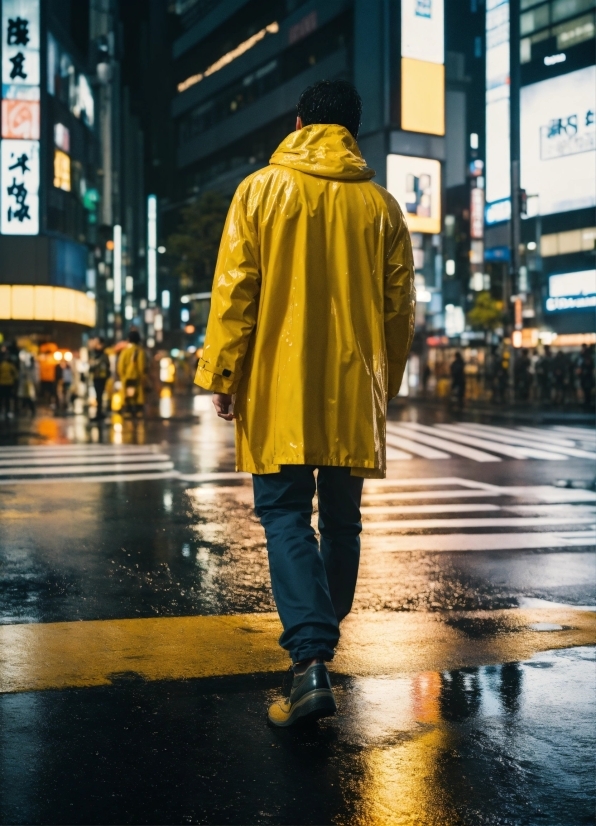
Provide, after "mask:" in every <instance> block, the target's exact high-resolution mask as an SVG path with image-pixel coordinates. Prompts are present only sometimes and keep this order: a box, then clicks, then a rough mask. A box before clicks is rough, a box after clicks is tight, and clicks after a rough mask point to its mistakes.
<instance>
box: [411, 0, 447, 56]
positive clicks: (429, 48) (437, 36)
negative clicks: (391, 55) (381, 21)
mask: <svg viewBox="0 0 596 826" xmlns="http://www.w3.org/2000/svg"><path fill="white" fill-rule="evenodd" d="M444 29H445V23H444V8H443V0H402V4H401V56H402V57H410V58H412V59H413V60H425V61H427V62H428V63H444V62H445V33H444Z"/></svg>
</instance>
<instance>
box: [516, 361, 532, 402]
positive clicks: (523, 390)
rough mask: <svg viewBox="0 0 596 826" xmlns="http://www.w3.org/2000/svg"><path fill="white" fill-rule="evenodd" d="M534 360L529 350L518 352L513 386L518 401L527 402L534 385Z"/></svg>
mask: <svg viewBox="0 0 596 826" xmlns="http://www.w3.org/2000/svg"><path fill="white" fill-rule="evenodd" d="M531 368H532V362H531V361H530V357H529V356H528V351H527V350H522V351H521V352H520V353H518V354H517V356H516V359H515V363H514V365H513V388H514V393H515V399H516V401H520V402H527V401H528V399H529V398H530V389H531V387H532V373H531Z"/></svg>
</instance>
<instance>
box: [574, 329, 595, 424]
mask: <svg viewBox="0 0 596 826" xmlns="http://www.w3.org/2000/svg"><path fill="white" fill-rule="evenodd" d="M577 373H578V379H579V386H580V388H581V391H582V397H583V403H584V407H585V408H586V410H590V411H592V412H593V410H594V402H593V398H592V397H593V395H594V385H595V383H596V382H595V376H594V346H593V345H592V347H588V345H587V344H582V349H581V353H580V356H579V359H578V368H577Z"/></svg>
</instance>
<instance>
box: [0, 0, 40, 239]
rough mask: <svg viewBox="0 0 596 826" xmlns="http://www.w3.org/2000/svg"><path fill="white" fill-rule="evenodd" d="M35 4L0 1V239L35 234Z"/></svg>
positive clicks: (37, 61) (37, 69)
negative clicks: (0, 115)
mask: <svg viewBox="0 0 596 826" xmlns="http://www.w3.org/2000/svg"><path fill="white" fill-rule="evenodd" d="M39 3H40V0H3V1H2V4H1V5H2V141H1V146H0V233H2V234H3V235H37V234H38V233H39V134H40V128H39V77H40V58H39Z"/></svg>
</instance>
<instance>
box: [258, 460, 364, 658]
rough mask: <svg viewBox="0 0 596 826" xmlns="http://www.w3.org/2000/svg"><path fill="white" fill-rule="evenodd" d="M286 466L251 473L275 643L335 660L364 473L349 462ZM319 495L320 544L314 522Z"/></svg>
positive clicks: (355, 551)
mask: <svg viewBox="0 0 596 826" xmlns="http://www.w3.org/2000/svg"><path fill="white" fill-rule="evenodd" d="M314 471H315V467H314V465H283V466H282V468H281V471H280V473H265V474H261V475H253V485H254V494H255V512H256V514H257V516H258V517H259V519H260V520H261V524H262V525H263V527H264V529H265V535H266V537H267V552H268V554H269V570H270V572H271V586H272V589H273V596H274V598H275V604H276V605H277V610H278V612H279V616H280V619H281V623H282V625H283V629H284V630H283V634H282V635H281V637H280V638H279V644H280V645H281V646H282V648H285V649H286V650H287V651H289V652H290V656H291V658H292V661H293V662H301V661H302V660H308V659H311V658H313V657H320V658H322V659H324V660H332V659H333V654H334V650H335V646H336V645H337V642H338V640H339V623H340V622H341V620H342V619H343V618H344V617H345V616H346V615H347V614H348V613H349V612H350V609H351V607H352V600H353V598H354V590H355V588H356V579H357V577H358V563H359V560H360V532H361V530H362V522H361V521H360V499H361V496H362V485H363V482H364V480H363V479H362V478H361V477H358V476H351V475H350V468H345V467H330V466H323V467H319V468H318V471H319V472H318V476H317V479H316V481H315V476H314ZM315 490H317V491H318V496H319V533H320V535H321V547H320V549H319V544H318V542H317V538H316V536H315V531H314V530H313V528H312V527H311V517H312V512H313V505H312V500H313V497H314V495H315Z"/></svg>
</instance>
